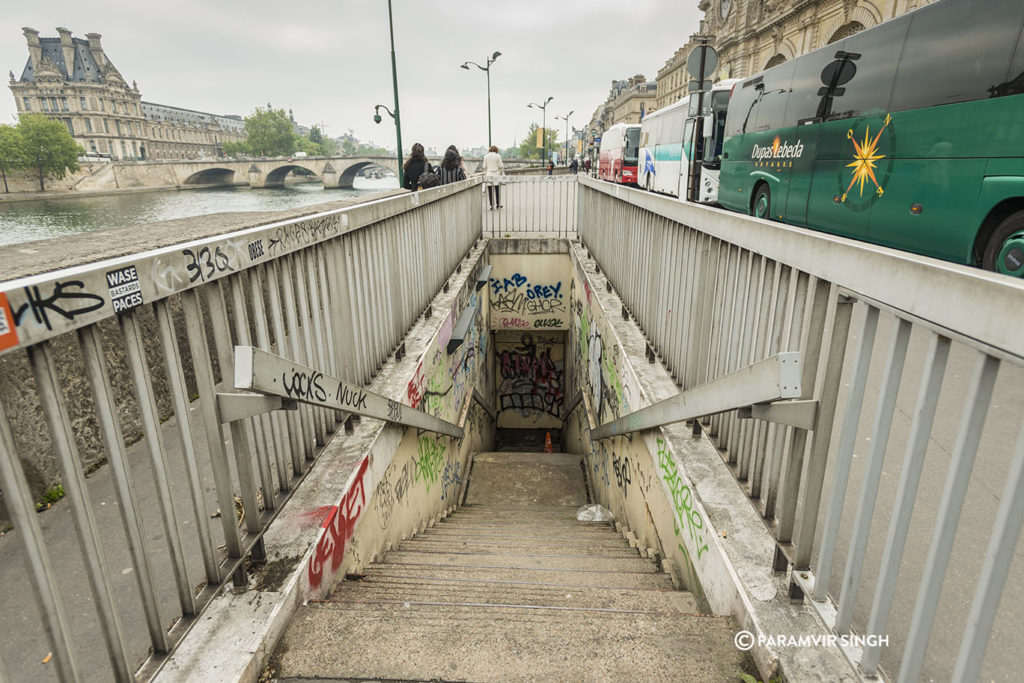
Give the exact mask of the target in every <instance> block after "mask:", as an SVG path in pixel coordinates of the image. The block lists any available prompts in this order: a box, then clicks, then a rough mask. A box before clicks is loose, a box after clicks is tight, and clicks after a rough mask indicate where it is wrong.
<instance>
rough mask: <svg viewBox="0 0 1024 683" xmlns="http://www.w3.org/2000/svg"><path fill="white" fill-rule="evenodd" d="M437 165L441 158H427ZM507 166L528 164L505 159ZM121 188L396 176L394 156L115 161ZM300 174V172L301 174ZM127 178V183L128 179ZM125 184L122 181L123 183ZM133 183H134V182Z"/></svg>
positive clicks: (472, 167)
mask: <svg viewBox="0 0 1024 683" xmlns="http://www.w3.org/2000/svg"><path fill="white" fill-rule="evenodd" d="M428 159H429V160H430V163H432V164H435V165H436V164H438V163H440V161H441V159H440V157H428ZM465 162H466V168H467V169H468V170H469V172H470V174H472V173H477V172H479V171H480V164H481V160H480V159H465ZM505 163H506V167H510V168H515V167H518V165H528V164H529V162H525V161H524V162H518V161H516V160H508V161H506V162H505ZM115 166H116V167H117V170H116V172H117V175H118V176H120V177H121V181H122V185H128V186H131V185H136V184H138V185H175V186H179V187H180V186H189V185H239V184H248V185H249V186H250V187H254V188H261V187H280V186H281V185H283V184H284V180H285V178H286V177H287V176H288V175H289V174H292V173H293V172H295V171H299V169H302V170H304V171H308V172H309V173H312V174H313V175H314V176H316V177H317V178H319V179H320V180H321V181H322V182H323V184H324V187H325V188H337V187H352V181H353V180H354V179H355V177H356V176H357V175H359V174H360V173H362V172H363V171H364V170H365V169H368V168H385V169H387V170H389V171H391V172H392V173H394V174H396V175H397V174H398V162H397V160H396V159H395V157H393V156H332V157H273V158H260V159H196V160H187V159H177V160H167V161H155V160H149V161H134V162H116V163H115ZM300 174H301V171H300ZM129 179H130V180H129ZM126 180H127V181H128V182H124V181H126ZM133 181H134V182H133Z"/></svg>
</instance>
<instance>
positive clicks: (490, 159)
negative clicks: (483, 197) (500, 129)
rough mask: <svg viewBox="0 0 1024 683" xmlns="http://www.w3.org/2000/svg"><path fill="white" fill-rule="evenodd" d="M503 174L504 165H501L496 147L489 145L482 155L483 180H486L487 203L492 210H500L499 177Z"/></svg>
mask: <svg viewBox="0 0 1024 683" xmlns="http://www.w3.org/2000/svg"><path fill="white" fill-rule="evenodd" d="M504 172H505V164H503V163H501V155H500V154H498V146H497V145H491V148H490V149H489V150H487V154H485V155H484V178H486V179H487V201H488V203H489V204H490V205H491V208H492V209H500V208H501V185H500V183H501V176H502V174H503V173H504Z"/></svg>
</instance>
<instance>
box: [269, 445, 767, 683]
mask: <svg viewBox="0 0 1024 683" xmlns="http://www.w3.org/2000/svg"><path fill="white" fill-rule="evenodd" d="M586 502H587V492H586V488H585V483H584V477H583V469H582V467H581V458H580V456H578V455H572V454H564V453H556V454H550V453H504V452H502V453H485V454H479V455H477V456H476V458H475V460H474V464H473V470H472V473H471V477H470V481H469V489H468V492H467V500H466V504H465V505H464V506H463V507H461V508H460V509H458V510H457V511H456V512H455V513H454V514H453V515H451V516H450V517H448V518H446V519H442V520H441V521H439V522H438V523H436V524H435V525H433V526H432V527H431V528H428V529H426V530H424V531H423V532H422V533H419V534H417V535H416V536H415V537H413V538H412V539H409V540H407V541H404V542H402V543H401V545H400V546H399V547H398V548H395V549H394V550H392V551H390V552H387V553H385V554H384V556H383V557H382V558H380V560H379V561H378V562H376V563H374V564H373V565H371V566H370V567H368V568H367V569H366V571H365V573H364V574H363V575H361V576H358V577H349V578H350V580H347V581H343V582H341V583H340V584H339V585H338V588H337V589H336V590H335V592H334V593H333V594H332V595H331V596H330V597H329V598H328V599H327V600H325V601H322V602H311V603H309V604H307V605H305V606H304V607H301V608H300V609H299V611H298V612H297V613H296V615H295V617H294V618H293V620H292V622H291V624H290V625H289V627H288V629H287V631H286V632H285V635H284V637H283V639H282V641H281V644H280V645H279V647H278V650H277V652H276V653H275V655H274V657H273V658H272V660H271V674H272V675H274V676H275V677H277V678H278V679H280V680H313V679H359V680H367V679H369V680H474V681H495V680H502V681H509V680H668V679H673V680H683V679H685V680H688V681H722V680H734V679H736V678H737V677H738V675H739V673H740V672H742V671H748V670H749V671H753V665H752V663H748V662H747V661H746V660H745V658H744V653H742V652H740V651H738V650H737V649H736V648H735V647H733V645H732V636H733V634H734V633H735V630H736V629H735V626H734V622H733V620H732V619H729V618H725V617H716V616H707V615H702V614H699V613H698V610H697V605H696V602H695V600H694V598H693V597H692V596H691V595H690V594H689V593H686V592H681V591H677V590H674V588H673V585H672V580H671V578H670V577H669V575H668V574H665V573H663V572H662V571H661V567H660V566H659V563H658V560H657V558H645V557H642V556H641V553H640V552H639V551H638V550H637V549H636V548H633V547H631V546H630V544H629V543H627V541H626V540H625V539H624V538H623V536H622V535H621V534H620V533H618V532H617V531H616V528H615V525H614V523H612V522H579V521H576V511H577V509H578V508H579V507H580V506H581V505H583V504H585V503H586ZM645 554H646V553H645Z"/></svg>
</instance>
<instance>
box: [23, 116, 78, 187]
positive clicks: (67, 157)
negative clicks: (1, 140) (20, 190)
mask: <svg viewBox="0 0 1024 683" xmlns="http://www.w3.org/2000/svg"><path fill="white" fill-rule="evenodd" d="M18 132H19V133H20V134H21V139H22V145H23V146H22V150H23V153H24V155H25V159H26V161H25V165H26V166H31V167H34V168H36V169H38V171H39V189H40V190H45V189H46V187H45V186H44V184H43V178H45V177H46V176H51V177H53V178H63V177H64V175H65V174H66V173H67V172H68V171H71V172H72V173H73V172H75V171H77V170H78V169H79V166H78V157H79V155H81V154H85V150H84V149H82V147H81V145H78V144H76V143H75V141H74V140H73V139H72V138H71V134H70V133H68V129H67V127H66V126H65V125H64V124H63V123H61V122H60V121H57V120H55V119H51V118H49V117H48V116H46V115H45V114H22V115H21V119H20V120H19V121H18Z"/></svg>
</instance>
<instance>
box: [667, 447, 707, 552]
mask: <svg viewBox="0 0 1024 683" xmlns="http://www.w3.org/2000/svg"><path fill="white" fill-rule="evenodd" d="M658 467H659V468H660V469H661V478H662V479H663V480H664V481H665V484H667V485H668V489H669V491H671V492H672V506H673V507H674V508H675V512H676V516H677V517H678V519H679V522H680V523H681V524H682V526H683V527H684V528H685V529H686V530H687V531H688V532H689V534H690V540H691V541H693V543H694V544H695V545H696V547H697V559H698V560H699V559H700V556H701V555H703V554H704V551H705V550H707V549H708V544H707V543H706V542H705V541H704V519H703V518H702V517H701V516H700V513H699V512H697V511H696V510H694V509H693V492H692V491H690V487H689V486H687V485H686V484H684V483H683V480H682V479H681V478H680V477H679V469H678V468H677V467H676V463H675V461H674V460H673V459H672V454H671V453H670V452H669V450H668V447H667V446H666V444H665V440H664V439H658ZM675 531H676V535H677V536H678V535H680V534H681V533H682V531H681V530H680V528H679V525H675Z"/></svg>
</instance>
